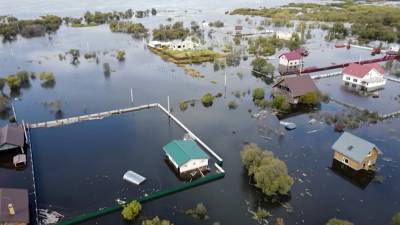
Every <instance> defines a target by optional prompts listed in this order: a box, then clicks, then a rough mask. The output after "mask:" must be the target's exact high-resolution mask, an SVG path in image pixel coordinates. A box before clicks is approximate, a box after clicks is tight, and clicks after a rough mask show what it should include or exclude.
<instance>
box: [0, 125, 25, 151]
mask: <svg viewBox="0 0 400 225" xmlns="http://www.w3.org/2000/svg"><path fill="white" fill-rule="evenodd" d="M4 144H11V145H15V146H20V147H22V146H24V130H23V129H22V128H19V127H18V126H16V125H12V124H7V125H6V126H4V127H1V128H0V146H1V145H4Z"/></svg>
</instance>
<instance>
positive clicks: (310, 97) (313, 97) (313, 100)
mask: <svg viewBox="0 0 400 225" xmlns="http://www.w3.org/2000/svg"><path fill="white" fill-rule="evenodd" d="M299 103H300V104H304V105H309V106H312V105H316V104H318V103H319V99H318V93H317V92H315V91H309V92H307V93H305V94H304V95H303V96H300V98H299Z"/></svg>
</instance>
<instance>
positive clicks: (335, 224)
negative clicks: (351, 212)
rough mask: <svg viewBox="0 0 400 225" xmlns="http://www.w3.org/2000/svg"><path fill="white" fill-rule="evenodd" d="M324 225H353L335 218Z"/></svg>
mask: <svg viewBox="0 0 400 225" xmlns="http://www.w3.org/2000/svg"><path fill="white" fill-rule="evenodd" d="M325 225H354V224H353V223H352V222H349V221H346V220H339V219H336V218H333V219H330V220H329V221H328V222H327V223H326V224H325Z"/></svg>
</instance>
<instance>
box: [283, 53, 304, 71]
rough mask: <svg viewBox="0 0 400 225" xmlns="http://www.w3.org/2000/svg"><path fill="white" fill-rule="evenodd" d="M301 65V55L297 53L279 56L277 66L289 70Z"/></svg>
mask: <svg viewBox="0 0 400 225" xmlns="http://www.w3.org/2000/svg"><path fill="white" fill-rule="evenodd" d="M300 63H301V54H300V53H299V52H298V51H292V52H287V53H283V54H282V55H280V56H279V65H280V66H284V67H288V68H289V69H293V68H296V69H297V68H298V67H299V66H300Z"/></svg>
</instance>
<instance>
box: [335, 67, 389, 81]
mask: <svg viewBox="0 0 400 225" xmlns="http://www.w3.org/2000/svg"><path fill="white" fill-rule="evenodd" d="M373 69H375V70H376V71H377V72H379V73H380V74H384V73H385V70H384V69H383V68H382V67H381V66H380V65H379V64H378V63H372V64H364V65H360V64H356V63H353V64H350V65H348V66H347V67H346V68H344V69H343V73H344V74H348V75H351V76H355V77H359V78H363V77H364V76H365V75H367V74H368V73H369V72H370V71H371V70H373Z"/></svg>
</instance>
